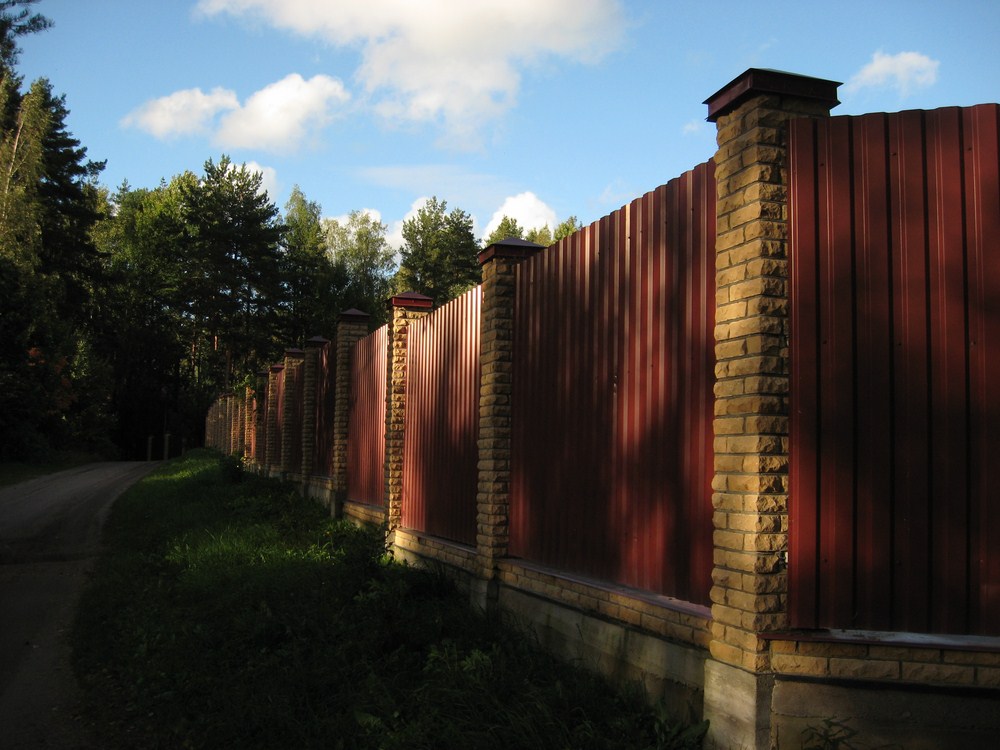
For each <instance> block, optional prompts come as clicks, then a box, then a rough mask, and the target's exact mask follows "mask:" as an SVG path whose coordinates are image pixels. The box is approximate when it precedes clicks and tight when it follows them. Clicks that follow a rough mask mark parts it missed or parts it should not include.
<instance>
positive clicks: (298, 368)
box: [281, 349, 306, 474]
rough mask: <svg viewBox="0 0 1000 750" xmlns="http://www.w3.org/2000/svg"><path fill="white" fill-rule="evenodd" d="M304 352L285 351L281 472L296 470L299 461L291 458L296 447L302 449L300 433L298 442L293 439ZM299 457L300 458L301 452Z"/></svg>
mask: <svg viewBox="0 0 1000 750" xmlns="http://www.w3.org/2000/svg"><path fill="white" fill-rule="evenodd" d="M305 356H306V353H305V352H304V351H302V350H301V349H287V350H286V351H285V387H284V389H283V391H282V394H281V395H282V399H283V400H284V404H283V407H282V411H281V473H282V474H291V473H292V472H294V471H298V470H299V468H300V466H301V461H295V460H293V456H294V454H295V450H296V448H298V450H299V451H300V452H301V450H302V435H301V434H300V435H298V436H297V439H298V444H297V445H296V440H295V439H293V438H295V437H296V436H295V435H294V434H293V432H294V427H295V422H296V421H297V420H296V417H297V416H298V412H299V407H300V406H301V404H300V402H299V399H301V398H302V383H301V379H300V378H299V377H298V376H299V375H300V374H301V372H302V366H303V363H304V362H305ZM299 458H300V459H301V453H300V456H299Z"/></svg>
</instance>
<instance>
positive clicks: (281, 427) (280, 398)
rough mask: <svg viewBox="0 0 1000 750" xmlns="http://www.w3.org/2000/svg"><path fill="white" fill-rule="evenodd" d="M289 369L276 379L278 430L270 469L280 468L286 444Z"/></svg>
mask: <svg viewBox="0 0 1000 750" xmlns="http://www.w3.org/2000/svg"><path fill="white" fill-rule="evenodd" d="M287 372H288V369H287V368H285V367H282V368H281V370H280V371H279V372H278V373H277V375H276V376H275V378H274V393H275V396H274V415H275V421H276V424H277V429H276V430H275V431H274V454H273V455H274V466H272V467H270V468H280V466H281V446H282V444H283V442H284V432H285V373H287Z"/></svg>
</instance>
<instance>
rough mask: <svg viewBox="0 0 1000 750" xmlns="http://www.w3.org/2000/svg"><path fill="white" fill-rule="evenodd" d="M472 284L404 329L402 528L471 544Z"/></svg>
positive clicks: (475, 378)
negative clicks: (462, 292) (404, 401)
mask: <svg viewBox="0 0 1000 750" xmlns="http://www.w3.org/2000/svg"><path fill="white" fill-rule="evenodd" d="M481 299H482V294H481V288H480V287H476V288H475V289H472V290H471V291H469V292H466V293H465V294H463V295H462V296H461V297H459V298H458V299H455V300H452V301H451V302H449V303H448V304H446V305H444V306H443V307H441V308H439V309H437V310H435V311H434V312H433V313H431V314H430V315H427V316H425V317H423V318H421V319H420V320H416V321H414V322H413V323H412V324H411V325H410V329H409V333H408V336H409V341H408V342H407V346H406V356H407V365H406V373H407V385H406V416H405V419H406V442H405V444H404V458H403V497H402V523H403V525H404V526H405V527H407V528H411V529H415V530H417V531H424V532H427V533H429V534H433V535H435V536H439V537H441V538H443V539H448V540H450V541H455V542H461V543H464V544H469V545H474V544H475V543H476V503H475V498H476V486H477V484H478V461H479V453H478V438H479V375H480V370H479V324H480V301H481Z"/></svg>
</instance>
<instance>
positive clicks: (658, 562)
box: [510, 162, 715, 605]
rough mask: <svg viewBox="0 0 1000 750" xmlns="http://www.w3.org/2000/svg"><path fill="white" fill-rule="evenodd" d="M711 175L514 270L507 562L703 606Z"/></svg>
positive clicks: (637, 204) (685, 180) (707, 535)
mask: <svg viewBox="0 0 1000 750" xmlns="http://www.w3.org/2000/svg"><path fill="white" fill-rule="evenodd" d="M714 174H715V170H714V165H713V164H712V162H708V163H706V164H703V165H701V166H699V167H697V168H696V169H695V170H693V171H691V172H688V173H686V174H684V175H683V176H682V177H680V178H678V179H676V180H672V181H671V182H670V183H668V184H667V185H663V186H661V187H659V188H657V189H656V190H655V191H653V192H651V193H647V194H646V195H645V196H643V197H642V198H639V199H637V200H635V201H633V202H632V203H630V204H629V205H628V206H625V207H624V208H622V209H620V210H619V211H616V212H615V213H613V214H611V215H610V216H607V217H605V218H603V219H601V220H599V221H597V222H595V223H594V224H591V225H590V226H589V227H587V228H585V229H583V230H581V231H579V232H577V233H576V234H574V235H572V236H570V237H567V238H566V239H564V240H561V241H560V242H559V243H557V244H556V245H553V246H552V247H550V248H548V249H547V250H544V251H542V252H541V253H539V254H538V255H537V256H535V257H533V258H531V259H529V260H526V261H524V262H523V263H522V264H521V265H520V266H519V267H518V269H517V299H516V306H515V316H514V317H515V320H514V376H513V377H514V400H513V416H512V425H511V428H512V457H511V473H512V475H511V511H510V513H511V540H510V548H511V552H512V554H514V555H516V556H519V557H523V558H526V559H530V560H534V561H537V562H540V563H543V564H546V565H550V566H553V567H556V568H558V569H561V570H564V571H567V572H572V573H577V574H581V575H586V576H590V577H594V578H598V579H601V580H607V581H612V582H615V583H619V584H623V585H627V586H632V587H636V588H641V589H645V590H648V591H653V592H657V593H661V594H665V595H668V596H673V597H677V598H680V599H684V600H687V601H690V602H694V603H698V604H705V605H707V604H709V603H710V602H709V589H710V588H711V571H712V499H711V498H712V495H711V483H712V471H713V460H712V419H713V413H712V412H713V406H712V390H713V385H714V381H715V377H714V365H715V353H714V325H715V307H714V305H715V177H714Z"/></svg>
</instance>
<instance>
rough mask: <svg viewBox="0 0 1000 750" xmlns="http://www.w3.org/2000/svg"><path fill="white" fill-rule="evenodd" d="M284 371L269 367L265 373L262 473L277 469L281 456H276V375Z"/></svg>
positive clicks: (275, 366)
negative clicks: (265, 404) (265, 409)
mask: <svg viewBox="0 0 1000 750" xmlns="http://www.w3.org/2000/svg"><path fill="white" fill-rule="evenodd" d="M284 369H285V366H284V365H271V369H270V370H269V371H268V373H267V413H266V415H265V418H266V424H265V426H264V432H265V434H266V435H267V442H266V443H265V445H264V473H265V474H270V473H271V471H272V469H276V468H278V462H279V461H280V460H281V456H279V455H276V454H277V452H278V451H277V450H275V449H276V448H277V447H278V373H280V372H281V371H282V370H284Z"/></svg>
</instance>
